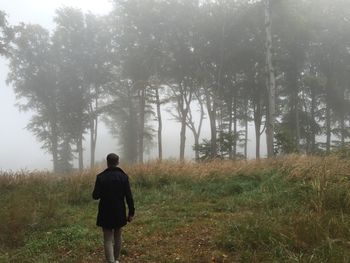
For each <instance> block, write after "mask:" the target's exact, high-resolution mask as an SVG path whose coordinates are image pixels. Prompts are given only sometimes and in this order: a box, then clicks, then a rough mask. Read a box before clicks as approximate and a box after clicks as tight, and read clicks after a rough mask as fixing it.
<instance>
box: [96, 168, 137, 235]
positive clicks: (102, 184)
mask: <svg viewBox="0 0 350 263" xmlns="http://www.w3.org/2000/svg"><path fill="white" fill-rule="evenodd" d="M92 197H93V198H94V199H95V200H97V199H100V202H99V204H98V214H97V223H96V225H98V226H100V227H103V228H109V229H112V228H119V227H122V226H125V225H126V223H127V217H126V209H125V201H124V200H126V202H127V204H128V208H129V216H134V213H135V208H134V200H133V198H132V194H131V189H130V184H129V178H128V176H127V175H126V173H124V171H123V170H122V169H120V168H119V167H113V168H107V169H106V170H105V171H103V172H102V173H100V174H99V175H97V178H96V182H95V188H94V191H93V193H92Z"/></svg>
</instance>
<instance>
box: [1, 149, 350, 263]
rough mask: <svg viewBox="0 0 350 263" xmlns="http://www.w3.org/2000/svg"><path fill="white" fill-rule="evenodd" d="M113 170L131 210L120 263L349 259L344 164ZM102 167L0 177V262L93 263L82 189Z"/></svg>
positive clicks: (90, 219)
mask: <svg viewBox="0 0 350 263" xmlns="http://www.w3.org/2000/svg"><path fill="white" fill-rule="evenodd" d="M122 167H123V168H124V169H125V171H127V173H128V174H129V176H130V178H131V183H132V187H133V190H134V195H135V200H136V207H137V220H136V221H135V222H134V223H133V224H132V225H131V226H130V227H128V228H127V229H126V232H125V243H124V244H125V250H124V252H123V253H124V255H123V260H124V261H123V262H175V261H176V262H211V261H212V260H213V259H214V260H216V262H272V261H275V262H349V260H350V255H349V252H347V251H350V250H349V249H348V248H349V240H350V230H349V229H350V193H349V189H350V180H349V178H350V161H349V160H346V159H342V158H339V157H337V156H328V157H313V156H301V155H290V156H284V157H279V158H276V159H272V160H258V161H256V160H251V161H237V162H231V161H214V162H204V163H194V162H185V163H178V162H170V161H164V162H149V163H146V164H144V165H133V166H124V165H122ZM102 169H103V168H102V167H100V168H96V169H95V170H93V171H91V170H86V171H83V172H79V173H74V174H71V175H60V176H58V175H53V174H50V173H47V172H37V171H35V172H28V171H21V172H17V173H12V172H0V202H1V204H3V205H2V209H1V210H0V262H19V261H21V262H100V258H102V257H103V249H102V246H101V236H100V232H99V229H97V228H96V227H95V215H96V202H94V201H92V200H91V191H92V187H93V184H94V180H95V176H96V174H97V173H98V172H99V171H101V170H102ZM43 251H45V252H43ZM28 255H31V256H30V257H28Z"/></svg>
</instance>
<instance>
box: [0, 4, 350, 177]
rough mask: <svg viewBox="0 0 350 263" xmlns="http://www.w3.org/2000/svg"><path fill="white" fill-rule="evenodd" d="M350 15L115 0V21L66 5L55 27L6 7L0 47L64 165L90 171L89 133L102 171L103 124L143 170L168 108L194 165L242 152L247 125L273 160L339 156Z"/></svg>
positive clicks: (37, 127)
mask: <svg viewBox="0 0 350 263" xmlns="http://www.w3.org/2000/svg"><path fill="white" fill-rule="evenodd" d="M349 10H350V2H349V1H348V0H332V1H328V0H283V1H282V0H264V1H244V0H241V1H231V0H223V1H211V0H207V1H190V0H188V1H186V0H128V1H123V0H115V1H114V9H113V10H112V11H111V12H110V13H109V14H108V15H106V16H96V15H93V14H91V13H88V14H84V13H83V12H81V11H80V10H77V9H73V8H62V9H59V10H57V12H56V15H55V18H54V21H55V28H54V30H53V32H49V31H48V30H46V29H44V28H42V27H41V26H39V25H32V24H19V25H15V26H10V25H8V24H7V23H6V19H5V18H6V16H5V15H4V14H3V13H1V15H0V18H1V19H0V28H1V29H2V31H1V32H2V33H0V52H1V53H2V54H5V55H6V56H7V57H8V58H9V61H10V73H9V75H8V83H9V84H11V85H12V86H13V87H14V90H15V93H16V95H17V97H18V98H19V99H20V100H19V102H20V107H21V109H23V110H30V111H32V112H33V113H34V116H33V118H32V119H31V122H30V123H29V124H28V129H30V130H31V131H32V132H33V133H34V134H35V135H36V136H37V137H38V139H39V140H40V141H41V142H42V146H43V148H44V149H46V150H47V151H48V152H50V153H51V154H52V160H53V165H54V170H55V171H67V170H69V169H71V168H72V160H73V159H74V158H75V156H77V158H78V160H79V168H80V169H82V168H83V167H84V164H83V154H84V149H83V141H84V138H85V137H87V136H90V148H91V158H90V159H91V165H92V166H93V165H94V162H95V157H94V152H95V147H96V138H97V131H98V123H99V121H100V120H101V119H103V120H104V121H105V122H106V123H107V124H108V126H109V127H110V129H111V132H112V133H113V134H114V135H116V136H118V139H119V143H120V146H121V150H122V155H123V158H125V159H126V160H128V161H130V162H142V161H143V153H144V151H145V149H147V147H150V146H151V145H152V144H153V143H154V140H156V141H157V145H158V158H159V159H162V147H163V145H162V115H161V114H162V109H164V107H165V105H171V106H172V111H171V114H172V115H173V116H174V119H175V120H176V121H178V122H179V123H180V124H181V130H180V144H179V145H180V154H179V159H180V160H183V159H184V156H185V144H186V130H187V129H189V130H190V131H191V132H192V134H193V137H194V141H195V145H194V147H193V149H194V151H195V156H196V159H198V160H199V159H207V158H217V157H220V158H230V159H237V158H246V157H247V142H248V137H249V136H248V123H249V122H253V123H254V126H255V138H256V158H259V157H260V138H261V135H262V134H263V133H264V132H265V131H266V128H270V130H271V127H272V129H273V130H272V136H273V137H271V136H270V139H271V138H272V139H273V145H272V146H273V147H272V150H273V151H274V153H275V154H278V153H291V152H300V153H307V154H319V153H330V152H331V151H333V150H339V149H340V150H346V149H348V148H349V147H348V146H349V141H348V139H349V137H350V130H349V127H350V107H349V103H350V102H349V98H350V96H349V94H350V93H349V91H350V85H349V83H350V82H349V80H350V74H349V73H350V34H349V32H350V12H349ZM270 21H271V23H270ZM269 31H270V32H269ZM271 32H272V33H271ZM269 33H270V35H269ZM269 38H271V40H272V42H271V43H270V44H271V45H272V48H271V47H270V45H269ZM270 50H272V53H271V56H272V59H271V60H272V61H270V62H271V63H268V62H269V59H268V58H269V54H268V53H269V52H267V51H270ZM272 66H273V67H272ZM272 78H273V79H272ZM271 85H273V86H274V89H270V87H272V86H271ZM271 91H272V93H271ZM271 105H272V108H271ZM274 105H275V106H274ZM269 106H270V107H269ZM274 110H275V111H276V112H275V113H271V112H272V111H274ZM271 116H272V122H273V123H271V122H270V125H266V123H267V122H268V120H269V119H270V121H271ZM204 117H207V118H208V120H209V121H208V123H209V125H210V134H211V135H210V138H208V139H207V140H203V141H202V142H201V141H200V136H201V130H202V123H203V119H204ZM154 119H156V120H157V124H158V125H156V130H154V128H152V127H153V126H152V121H153V120H154ZM267 137H268V136H267Z"/></svg>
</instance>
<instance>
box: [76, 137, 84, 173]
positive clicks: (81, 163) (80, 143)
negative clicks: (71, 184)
mask: <svg viewBox="0 0 350 263" xmlns="http://www.w3.org/2000/svg"><path fill="white" fill-rule="evenodd" d="M77 151H78V159H79V171H82V170H83V169H84V153H83V135H82V134H81V135H80V136H79V139H78V142H77Z"/></svg>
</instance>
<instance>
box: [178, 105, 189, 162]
mask: <svg viewBox="0 0 350 263" xmlns="http://www.w3.org/2000/svg"><path fill="white" fill-rule="evenodd" d="M187 112H188V110H187V109H184V110H182V113H181V115H182V116H181V131H180V161H181V162H183V161H184V160H185V145H186V118H187Z"/></svg>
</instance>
